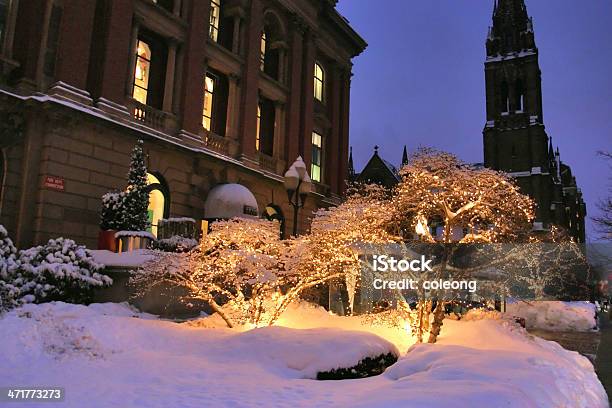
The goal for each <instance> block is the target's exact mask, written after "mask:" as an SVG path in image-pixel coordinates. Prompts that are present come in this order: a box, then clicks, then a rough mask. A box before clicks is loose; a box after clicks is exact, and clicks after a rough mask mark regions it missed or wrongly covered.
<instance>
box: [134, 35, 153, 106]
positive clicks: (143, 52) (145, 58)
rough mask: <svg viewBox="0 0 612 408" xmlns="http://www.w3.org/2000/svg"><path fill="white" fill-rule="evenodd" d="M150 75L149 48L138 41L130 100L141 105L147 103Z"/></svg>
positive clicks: (144, 43)
mask: <svg viewBox="0 0 612 408" xmlns="http://www.w3.org/2000/svg"><path fill="white" fill-rule="evenodd" d="M150 75H151V47H150V46H149V44H147V43H146V42H144V41H142V40H138V48H137V51H136V69H135V71H134V89H133V91H132V98H134V99H136V100H137V101H138V102H140V103H142V104H146V103H147V94H148V92H149V79H150Z"/></svg>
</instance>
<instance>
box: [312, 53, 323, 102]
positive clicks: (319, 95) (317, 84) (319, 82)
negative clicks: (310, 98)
mask: <svg viewBox="0 0 612 408" xmlns="http://www.w3.org/2000/svg"><path fill="white" fill-rule="evenodd" d="M314 97H315V99H316V100H318V101H320V102H324V101H325V71H324V70H323V67H322V66H321V64H319V63H318V62H315V65H314Z"/></svg>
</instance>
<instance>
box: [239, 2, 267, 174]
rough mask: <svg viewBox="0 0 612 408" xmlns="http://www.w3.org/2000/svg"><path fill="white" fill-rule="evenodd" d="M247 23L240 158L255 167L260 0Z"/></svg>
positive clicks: (252, 5) (260, 24)
mask: <svg viewBox="0 0 612 408" xmlns="http://www.w3.org/2000/svg"><path fill="white" fill-rule="evenodd" d="M248 21H249V23H248V26H247V27H246V30H247V35H246V41H247V43H246V44H245V48H244V50H245V52H246V56H245V64H244V67H243V73H242V75H243V76H242V84H243V86H242V95H241V96H242V101H241V106H242V108H243V112H242V116H241V125H240V132H241V133H240V152H241V154H240V158H241V159H242V160H243V161H244V162H246V163H250V164H252V165H257V160H256V159H257V152H256V149H255V136H256V135H255V133H256V127H257V100H258V93H259V75H260V72H259V71H260V70H259V43H260V40H261V30H262V27H263V13H262V4H261V0H252V1H251V8H250V11H249V20H248Z"/></svg>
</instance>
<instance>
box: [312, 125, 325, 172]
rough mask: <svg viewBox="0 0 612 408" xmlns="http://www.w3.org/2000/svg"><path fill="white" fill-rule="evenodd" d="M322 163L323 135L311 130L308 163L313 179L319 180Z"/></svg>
mask: <svg viewBox="0 0 612 408" xmlns="http://www.w3.org/2000/svg"><path fill="white" fill-rule="evenodd" d="M322 163H323V137H322V136H321V135H320V134H319V133H317V132H312V160H311V165H310V178H311V179H312V180H314V181H317V182H319V183H320V182H321V173H322Z"/></svg>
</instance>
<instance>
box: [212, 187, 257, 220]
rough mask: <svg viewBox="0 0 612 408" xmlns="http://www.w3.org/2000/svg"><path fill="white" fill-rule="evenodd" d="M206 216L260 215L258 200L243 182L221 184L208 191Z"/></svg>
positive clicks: (246, 216) (250, 216)
mask: <svg viewBox="0 0 612 408" xmlns="http://www.w3.org/2000/svg"><path fill="white" fill-rule="evenodd" d="M204 215H205V217H206V218H233V217H243V218H254V217H257V216H258V215H259V208H258V206H257V200H255V196H254V195H253V193H251V191H250V190H249V189H248V188H246V187H245V186H243V185H241V184H234V183H231V184H221V185H218V186H216V187H214V188H213V189H212V190H210V192H209V193H208V196H207V197H206V202H205V203H204Z"/></svg>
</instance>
